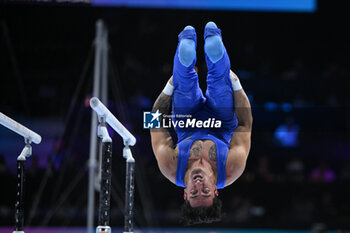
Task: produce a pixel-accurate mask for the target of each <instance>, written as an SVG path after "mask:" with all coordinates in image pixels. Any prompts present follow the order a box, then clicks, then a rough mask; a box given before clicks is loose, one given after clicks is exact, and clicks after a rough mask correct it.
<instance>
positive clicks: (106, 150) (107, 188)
mask: <svg viewBox="0 0 350 233" xmlns="http://www.w3.org/2000/svg"><path fill="white" fill-rule="evenodd" d="M111 184H112V142H102V167H101V191H100V207H99V221H98V224H99V226H109V220H110V207H111Z"/></svg>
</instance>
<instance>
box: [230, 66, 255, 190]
mask: <svg viewBox="0 0 350 233" xmlns="http://www.w3.org/2000/svg"><path fill="white" fill-rule="evenodd" d="M230 78H231V80H232V82H236V81H239V79H238V77H237V75H236V74H235V73H233V72H232V71H231V73H230ZM233 95H234V104H235V114H236V116H237V119H238V126H237V128H236V129H235V131H234V133H233V135H232V137H231V142H230V148H229V151H228V155H227V161H226V174H227V175H226V185H230V184H232V183H233V182H234V181H235V180H237V179H238V177H240V176H241V175H242V173H243V171H244V169H245V165H246V161H247V158H248V154H249V150H250V143H251V131H252V123H253V117H252V111H251V107H250V103H249V99H248V97H247V95H246V94H245V92H244V90H243V89H240V90H236V91H234V92H233Z"/></svg>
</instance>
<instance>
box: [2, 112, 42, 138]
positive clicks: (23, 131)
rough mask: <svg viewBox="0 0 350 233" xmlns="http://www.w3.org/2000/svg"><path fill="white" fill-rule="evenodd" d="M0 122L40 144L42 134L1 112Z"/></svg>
mask: <svg viewBox="0 0 350 233" xmlns="http://www.w3.org/2000/svg"><path fill="white" fill-rule="evenodd" d="M0 124H2V125H3V126H5V127H6V128H8V129H10V130H12V131H14V132H15V133H17V134H19V135H21V136H23V137H24V138H26V139H29V140H30V141H32V142H34V143H36V144H39V143H40V142H41V136H40V135H39V134H37V133H35V132H33V131H31V130H30V129H28V128H27V127H25V126H23V125H21V124H20V123H18V122H16V121H14V120H12V119H11V118H9V117H8V116H6V115H4V114H3V113H1V112H0Z"/></svg>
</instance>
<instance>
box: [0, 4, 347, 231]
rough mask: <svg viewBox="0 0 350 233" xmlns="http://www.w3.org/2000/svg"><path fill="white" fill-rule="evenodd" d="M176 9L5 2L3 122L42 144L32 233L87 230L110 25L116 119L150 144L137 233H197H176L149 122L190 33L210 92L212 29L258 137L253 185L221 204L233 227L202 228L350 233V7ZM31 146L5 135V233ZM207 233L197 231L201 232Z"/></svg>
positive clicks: (139, 187)
mask: <svg viewBox="0 0 350 233" xmlns="http://www.w3.org/2000/svg"><path fill="white" fill-rule="evenodd" d="M159 2H160V3H162V4H163V5H162V4H161V5H154V4H155V3H159ZM171 2H172V1H163V2H162V1H154V2H153V4H151V3H152V1H139V2H136V1H112V0H110V1H107V0H105V1H102V0H101V1H98V0H95V1H93V2H90V1H74V2H71V1H70V2H69V1H58V0H57V1H22V2H21V1H15V2H11V1H2V2H0V21H1V25H0V29H1V30H0V111H1V112H3V113H5V114H7V115H8V116H10V117H12V118H13V119H16V120H17V121H18V122H21V123H23V124H24V125H26V126H28V127H29V128H31V129H33V130H35V131H36V132H38V133H39V134H41V136H42V137H43V141H42V143H41V144H40V145H38V146H33V156H32V157H31V158H30V159H28V165H27V190H26V200H25V225H26V226H27V227H26V228H28V229H29V230H28V231H26V232H29V233H30V232H50V230H51V231H52V232H56V233H57V232H84V231H85V230H84V227H85V225H86V213H87V211H86V208H87V184H88V175H87V174H88V172H87V160H88V158H89V143H90V142H89V136H90V120H91V119H90V118H91V109H90V107H89V105H88V101H89V98H90V97H91V93H92V76H93V56H94V51H93V41H94V37H95V22H96V21H97V20H98V19H103V20H104V22H105V23H106V25H107V28H108V31H109V44H110V48H109V65H110V66H109V72H108V73H109V80H110V83H109V98H108V99H109V101H108V107H109V108H110V109H111V111H112V112H113V113H114V114H115V115H116V116H118V117H119V119H120V120H121V121H122V122H123V123H124V124H125V125H126V126H127V128H128V129H129V130H130V131H131V132H132V133H134V135H136V137H137V140H138V144H137V146H136V147H135V148H133V152H134V157H135V159H136V161H137V163H136V164H137V169H136V181H135V182H136V193H135V198H136V199H135V225H136V229H158V231H156V230H154V231H150V232H172V231H173V232H184V231H185V230H176V229H177V228H182V227H183V225H182V224H181V221H180V205H181V203H182V202H183V200H182V196H183V191H182V189H180V188H177V187H176V186H175V185H173V184H171V183H169V182H168V181H167V180H166V179H165V178H164V177H163V176H162V175H161V173H160V172H159V169H158V167H157V163H156V160H155V158H154V155H153V152H152V149H151V144H150V136H149V132H148V130H144V129H143V122H142V121H143V119H142V116H143V114H142V113H143V111H146V110H150V109H151V106H152V105H153V102H154V100H155V99H156V97H157V96H158V94H159V93H160V91H161V90H162V88H163V87H164V85H165V83H166V81H167V80H168V78H169V77H170V76H171V73H172V60H173V56H174V53H175V50H176V45H177V35H178V33H179V32H180V31H181V30H182V29H183V27H185V26H186V25H193V26H194V27H195V28H196V30H197V35H198V45H197V57H198V59H197V67H198V72H199V76H200V77H202V79H201V80H200V81H202V82H201V83H200V84H201V86H202V88H203V89H204V88H205V82H204V80H205V79H204V77H205V75H206V65H205V61H204V53H203V49H202V48H203V46H204V43H203V40H202V38H203V29H204V25H205V23H206V22H208V21H211V20H212V21H214V22H216V23H217V25H218V26H219V27H220V28H221V29H222V34H223V40H224V43H225V46H226V48H227V51H228V53H229V56H230V59H231V65H232V69H233V70H234V71H235V72H236V73H237V74H238V76H239V77H240V79H241V83H242V85H243V87H244V89H245V91H246V92H247V94H248V95H249V98H250V101H251V104H252V111H253V116H254V127H253V135H252V148H251V152H250V155H249V158H248V162H247V167H246V170H245V172H244V174H243V175H242V176H241V178H239V179H238V180H237V181H236V182H235V184H233V185H231V186H229V187H227V188H225V189H224V190H222V191H221V192H220V198H221V200H222V201H223V203H224V206H223V220H222V221H221V222H219V223H215V224H211V225H202V226H195V227H194V228H196V229H197V228H200V229H201V232H208V230H207V229H211V230H210V232H219V229H221V230H222V232H237V233H240V232H246V233H248V232H249V233H252V232H257V231H253V230H252V229H255V230H256V229H263V230H265V231H263V232H276V233H277V232H280V231H277V230H280V229H290V230H304V231H298V232H310V231H312V232H325V231H326V230H332V232H346V230H349V229H350V198H349V197H350V134H349V127H350V94H349V87H350V85H349V78H350V66H349V65H350V59H349V54H350V46H349V41H350V40H349V39H350V37H349V35H348V33H347V31H348V27H349V25H348V23H349V17H348V12H347V11H346V8H345V6H344V3H343V2H342V1H326V0H318V1H317V2H316V0H314V1H308V0H305V1H302V0H300V1H293V0H291V1H288V0H284V1H280V2H279V3H278V1H266V2H265V3H266V4H262V3H261V2H264V1H260V3H257V2H259V1H251V3H252V4H253V3H254V2H255V4H257V5H253V7H252V5H250V6H247V5H244V3H242V4H243V5H230V4H229V1H216V3H215V2H214V5H210V4H213V1H203V2H198V1H193V2H192V1H188V2H187V3H186V4H187V5H186V4H185V3H183V1H179V2H178V3H179V4H181V3H182V4H184V5H176V4H175V3H174V2H172V3H171ZM234 2H239V1H234ZM271 2H272V3H273V2H275V4H277V5H278V6H276V5H271V6H269V5H268V3H269V4H270V3H271ZM276 2H277V3H276ZM282 2H283V4H281V3H282ZM288 2H289V3H290V2H292V3H293V4H291V5H288V4H289V3H288ZM167 3H168V5H167ZM190 3H193V4H195V5H191V4H190ZM135 4H136V5H135ZM137 4H142V5H137ZM169 4H170V5H169ZM198 4H199V5H198ZM200 4H202V6H201V5H200ZM218 4H223V5H218ZM225 4H228V5H225ZM259 4H260V5H259ZM112 5H113V7H112ZM248 5H249V4H248ZM267 6H269V7H267ZM114 136H115V137H113V147H114V150H113V151H114V153H113V190H112V212H111V213H112V215H111V226H112V227H113V228H115V230H116V231H114V232H121V231H122V229H121V227H122V226H123V218H124V215H123V208H124V185H125V183H124V182H125V180H124V179H125V167H124V160H123V158H122V156H121V153H122V148H123V145H122V140H121V139H120V138H119V137H118V136H117V135H114ZM22 146H23V139H22V138H21V137H17V135H15V134H14V133H12V132H10V131H8V130H7V129H5V128H3V127H0V182H1V183H0V184H1V191H0V195H1V198H0V232H12V230H11V229H13V228H12V226H13V225H14V203H15V195H14V193H15V190H16V187H15V185H16V183H15V170H16V158H17V156H18V154H19V153H20V151H21V149H22ZM97 198H98V196H96V204H97ZM95 220H96V222H97V215H96V217H95ZM55 227H58V228H59V229H60V228H61V227H64V229H61V231H58V230H55V229H54V228H55ZM38 228H40V229H42V231H39V230H35V229H38ZM69 228H71V229H70V230H69ZM194 228H193V229H192V228H189V229H187V231H188V232H197V230H198V232H199V231H200V229H197V230H195V229H194ZM31 229H32V230H31ZM74 229H75V230H74ZM118 229H119V231H118ZM162 229H163V230H162ZM191 229H192V230H191ZM233 229H241V231H238V230H236V231H234V230H233ZM135 232H136V231H135ZM220 232H221V231H220ZM259 232H261V231H259ZM281 232H296V231H286V230H285V231H281Z"/></svg>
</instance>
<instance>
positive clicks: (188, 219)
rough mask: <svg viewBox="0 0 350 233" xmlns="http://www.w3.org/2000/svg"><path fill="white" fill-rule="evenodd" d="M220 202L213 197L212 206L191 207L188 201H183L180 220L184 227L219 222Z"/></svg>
mask: <svg viewBox="0 0 350 233" xmlns="http://www.w3.org/2000/svg"><path fill="white" fill-rule="evenodd" d="M221 207H222V202H221V200H220V199H219V198H217V197H214V199H213V204H212V205H211V206H206V207H203V206H201V207H192V206H191V205H190V203H189V201H187V200H185V202H184V204H183V205H182V208H181V214H182V219H183V221H184V222H185V225H187V226H188V225H193V224H199V223H212V222H218V221H220V220H221Z"/></svg>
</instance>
